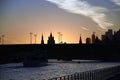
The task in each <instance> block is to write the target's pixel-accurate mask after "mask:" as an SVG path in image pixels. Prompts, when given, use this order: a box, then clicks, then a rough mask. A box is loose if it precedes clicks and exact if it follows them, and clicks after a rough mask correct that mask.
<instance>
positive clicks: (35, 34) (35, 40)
mask: <svg viewBox="0 0 120 80" xmlns="http://www.w3.org/2000/svg"><path fill="white" fill-rule="evenodd" d="M34 37H35V44H36V37H37V35H36V34H34Z"/></svg>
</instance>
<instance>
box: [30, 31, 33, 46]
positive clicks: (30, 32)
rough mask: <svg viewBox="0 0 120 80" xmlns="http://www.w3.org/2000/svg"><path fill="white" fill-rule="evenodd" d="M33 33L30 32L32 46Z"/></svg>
mask: <svg viewBox="0 0 120 80" xmlns="http://www.w3.org/2000/svg"><path fill="white" fill-rule="evenodd" d="M32 34H33V33H32V32H30V44H32Z"/></svg>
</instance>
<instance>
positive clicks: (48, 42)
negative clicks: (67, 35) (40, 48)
mask: <svg viewBox="0 0 120 80" xmlns="http://www.w3.org/2000/svg"><path fill="white" fill-rule="evenodd" d="M47 44H55V40H54V37H53V36H52V33H50V36H49V37H48V41H47Z"/></svg>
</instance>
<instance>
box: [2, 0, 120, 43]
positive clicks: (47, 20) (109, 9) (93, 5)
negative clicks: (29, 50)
mask: <svg viewBox="0 0 120 80" xmlns="http://www.w3.org/2000/svg"><path fill="white" fill-rule="evenodd" d="M61 1H62V0H61ZM63 2H64V0H63ZM67 3H69V4H70V5H68V4H67ZM71 3H73V4H71ZM76 3H79V5H77V4H76ZM0 4H1V5H0V10H1V14H0V17H1V19H0V22H1V23H0V37H1V36H2V35H5V37H4V44H30V34H29V33H30V32H32V33H34V34H36V35H37V36H36V37H35V36H34V34H33V35H32V42H33V43H36V44H40V41H41V34H42V33H43V35H44V43H45V44H47V40H48V36H49V33H50V32H51V31H52V33H53V34H54V39H55V41H56V43H59V40H58V32H61V33H62V35H64V36H62V41H63V42H62V43H64V42H66V43H79V38H80V36H79V35H80V34H82V36H81V37H82V43H86V38H87V37H90V38H91V34H92V33H93V32H94V31H95V32H96V33H95V35H97V36H98V38H99V39H101V34H104V32H106V31H107V30H108V29H112V30H114V31H117V30H118V29H120V23H119V21H120V5H119V0H116V1H115V0H98V1H94V0H85V1H82V0H75V1H73V2H72V0H66V2H64V3H61V2H60V1H59V0H34V1H33V0H29V1H26V0H19V1H18V0H11V1H9V0H1V1H0ZM64 5H66V6H64ZM35 38H36V41H35Z"/></svg>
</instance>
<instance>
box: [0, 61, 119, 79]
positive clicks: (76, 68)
mask: <svg viewBox="0 0 120 80" xmlns="http://www.w3.org/2000/svg"><path fill="white" fill-rule="evenodd" d="M117 65H120V63H101V62H89V63H88V62H85V63H84V62H82V63H76V62H68V63H67V62H63V61H61V62H55V61H50V63H48V65H47V66H43V67H35V68H23V67H22V63H10V64H4V65H0V80H10V79H13V80H31V79H34V80H41V79H47V78H53V77H58V76H63V75H67V74H73V73H75V72H83V71H89V70H95V69H100V68H106V67H112V66H117Z"/></svg>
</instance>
